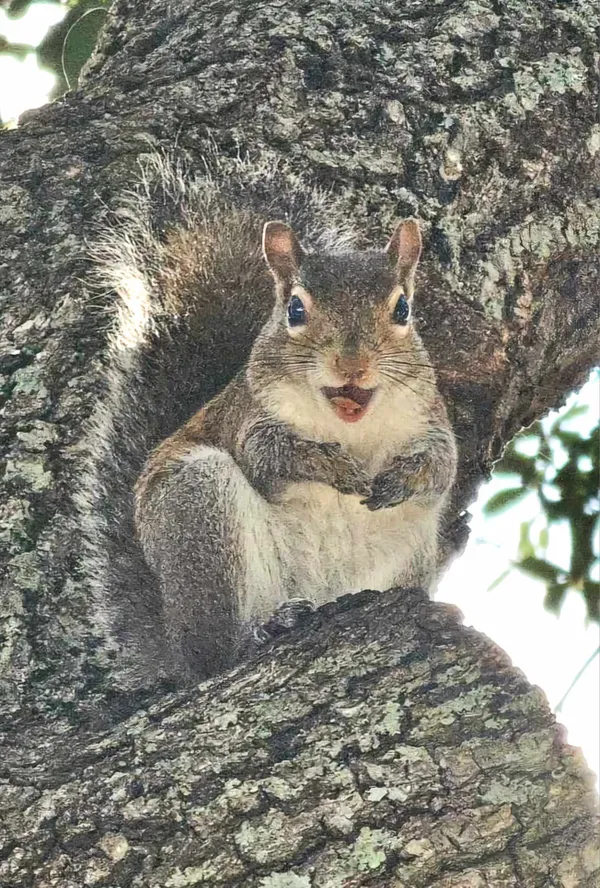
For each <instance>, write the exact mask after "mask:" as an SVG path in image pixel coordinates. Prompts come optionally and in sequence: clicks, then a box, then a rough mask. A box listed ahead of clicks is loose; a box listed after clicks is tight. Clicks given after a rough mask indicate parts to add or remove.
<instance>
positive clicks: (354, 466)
mask: <svg viewBox="0 0 600 888" xmlns="http://www.w3.org/2000/svg"><path fill="white" fill-rule="evenodd" d="M319 446H320V448H321V449H322V451H323V453H324V454H326V456H327V459H328V461H329V463H330V468H331V480H330V482H329V483H330V484H331V486H332V487H334V488H335V490H339V492H340V493H346V494H355V495H357V496H368V495H369V493H370V492H371V479H370V478H369V476H368V474H367V472H366V470H365V469H364V468H363V467H362V466H361V465H360V463H359V462H357V460H355V459H354V457H353V456H350V454H349V453H344V452H343V451H342V449H341V446H340V444H329V443H326V444H320V445H319Z"/></svg>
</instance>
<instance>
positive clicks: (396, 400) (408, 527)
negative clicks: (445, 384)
mask: <svg viewBox="0 0 600 888" xmlns="http://www.w3.org/2000/svg"><path fill="white" fill-rule="evenodd" d="M223 163H224V161H222V160H218V159H217V158H215V157H212V158H209V159H208V160H206V162H205V166H206V169H205V172H204V173H202V174H197V175H195V176H193V175H192V174H191V173H189V172H188V171H187V170H186V169H184V168H183V167H182V166H181V165H180V164H177V163H175V162H173V161H171V160H165V159H161V158H160V157H158V156H151V157H150V158H149V159H147V161H146V168H145V173H144V178H143V180H142V184H141V185H140V187H138V188H137V190H136V191H135V192H133V193H131V194H130V195H129V197H128V203H127V206H126V207H125V208H124V209H123V210H121V214H120V217H119V218H120V221H119V222H118V223H117V224H116V226H113V227H112V228H111V229H110V230H108V231H106V232H105V233H104V235H103V237H102V238H101V240H100V242H99V245H98V246H97V247H96V251H95V252H96V259H97V260H98V262H99V266H98V267H99V270H100V271H99V274H100V277H101V280H102V281H103V283H104V285H105V286H108V288H109V289H112V290H116V291H117V293H118V297H119V302H118V309H117V318H116V321H115V324H114V327H113V331H112V333H111V338H110V342H109V347H108V360H107V371H106V392H105V395H104V398H103V399H102V401H101V404H100V406H99V408H98V410H97V412H96V414H95V416H94V418H93V420H92V427H91V431H90V435H89V448H90V453H91V459H90V468H89V471H88V475H87V478H86V482H85V484H84V487H83V490H82V493H81V495H80V508H81V510H82V513H83V523H84V528H85V538H86V541H87V558H86V567H87V573H88V577H89V578H90V581H91V582H92V584H93V585H94V587H95V601H96V609H97V612H98V613H99V614H100V616H101V618H102V621H103V624H104V626H105V629H106V631H107V632H108V634H109V636H110V637H111V638H112V639H114V640H115V642H116V644H117V645H118V647H119V649H120V651H121V654H120V659H121V660H122V663H123V664H124V665H123V669H124V674H126V675H127V678H126V679H124V681H125V683H129V684H134V685H136V686H139V685H140V684H148V683H153V682H155V681H156V680H158V679H160V678H165V677H166V678H168V679H171V680H174V681H175V682H178V683H179V682H187V681H190V680H194V679H196V680H198V679H201V678H205V677H208V676H210V675H212V674H214V673H216V672H218V671H221V670H223V669H225V668H226V667H227V666H228V665H230V664H232V662H233V661H234V658H235V656H236V653H235V652H236V650H237V649H238V646H239V644H240V639H241V638H242V637H243V636H244V633H245V632H246V631H247V630H248V627H253V626H254V627H256V626H259V625H260V624H261V623H264V622H265V621H267V620H268V619H269V617H270V616H271V615H272V614H273V612H275V611H276V610H277V608H278V607H279V606H281V605H282V604H284V605H285V602H290V601H292V602H293V601H296V600H300V601H303V600H308V601H310V602H313V603H314V604H315V605H318V604H322V603H324V602H326V601H329V600H332V599H335V598H337V597H339V596H340V595H342V594H344V593H348V592H355V591H360V590H361V589H374V590H385V589H388V588H390V587H392V586H398V585H406V586H408V585H411V586H415V585H418V586H421V587H423V588H425V589H428V588H431V587H432V586H433V584H434V582H435V580H436V573H437V549H438V531H439V525H440V519H441V516H442V513H443V509H444V505H445V503H446V501H447V498H448V494H449V491H450V489H451V487H452V484H453V481H454V477H455V472H456V462H457V454H456V444H455V438H454V435H453V432H452V428H451V425H450V423H449V420H448V417H447V413H446V409H445V406H444V403H443V401H442V398H441V395H440V394H439V391H438V389H437V386H436V379H435V373H434V370H433V367H432V365H431V362H430V360H429V357H428V355H427V352H426V350H425V347H424V346H423V343H422V341H421V339H420V337H419V335H418V333H417V330H416V328H415V324H414V319H413V294H414V283H415V271H416V268H417V264H418V261H419V257H420V254H421V249H422V242H421V234H420V230H419V225H418V223H417V222H416V220H414V219H408V220H404V221H402V222H400V223H399V224H398V225H397V226H396V228H395V230H394V232H393V234H392V236H391V239H390V240H389V242H388V243H387V246H386V247H385V249H380V250H365V249H358V248H357V247H356V243H357V241H358V239H359V238H358V235H357V233H356V232H354V231H353V230H352V227H351V226H350V225H348V223H347V221H346V219H345V217H344V212H343V208H341V206H340V201H339V199H337V200H336V198H334V197H333V196H331V195H326V194H324V193H323V192H322V191H321V190H319V189H318V188H315V187H312V186H310V185H309V184H307V183H306V182H305V181H304V179H303V178H302V177H298V176H296V175H294V174H293V173H292V172H291V171H290V170H289V169H287V168H286V167H284V166H282V165H280V164H277V163H276V162H274V161H272V160H271V159H270V158H266V159H263V161H262V163H261V164H258V165H257V164H256V162H254V163H253V162H251V161H243V160H240V159H237V160H234V161H228V167H227V174H226V175H224V174H223V169H220V168H219V167H220V166H222V165H223ZM211 164H212V168H211ZM215 172H216V174H215ZM326 218H333V219H337V220H338V224H337V225H336V226H335V227H334V228H327V227H326V225H325V223H324V220H325V219H326ZM280 220H284V221H280Z"/></svg>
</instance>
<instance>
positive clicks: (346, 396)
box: [321, 385, 375, 422]
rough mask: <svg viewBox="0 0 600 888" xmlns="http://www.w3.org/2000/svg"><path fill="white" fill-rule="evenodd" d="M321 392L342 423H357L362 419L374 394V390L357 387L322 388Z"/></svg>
mask: <svg viewBox="0 0 600 888" xmlns="http://www.w3.org/2000/svg"><path fill="white" fill-rule="evenodd" d="M321 391H322V392H323V394H324V395H325V397H326V398H327V400H328V401H329V402H330V403H331V406H332V407H333V409H334V411H335V412H336V414H337V415H338V416H339V418H340V419H342V420H343V421H344V422H358V420H359V419H362V418H363V416H364V415H365V413H366V412H367V408H368V406H369V404H370V402H371V398H372V397H373V395H374V393H375V389H363V388H359V387H358V386H357V385H342V386H340V388H323V389H321Z"/></svg>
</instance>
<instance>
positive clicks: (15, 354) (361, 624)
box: [0, 0, 600, 888]
mask: <svg viewBox="0 0 600 888" xmlns="http://www.w3.org/2000/svg"><path fill="white" fill-rule="evenodd" d="M599 26H600V10H599V9H598V6H597V4H596V3H595V2H586V0H576V2H566V0H565V2H560V0H559V2H555V3H552V4H548V3H547V2H546V0H489V2H485V0H460V2H459V0H443V2H436V3H430V2H427V0H407V2H405V3H402V4H392V3H383V2H381V3H366V2H364V0H352V2H345V3H341V4H339V3H338V4H334V3H329V2H325V0H316V2H311V3H310V4H309V3H306V4H294V3H292V2H291V0H277V2H272V3H265V2H261V3H253V4H250V3H247V4H242V5H240V4H235V3H233V2H231V0H213V2H210V3H205V4H196V3H194V2H192V0H188V2H181V3H179V4H177V5H176V7H171V6H168V7H166V6H165V5H164V4H163V3H160V2H158V0H150V2H144V3H142V2H139V0H138V2H135V0H118V2H117V3H116V4H115V6H114V8H113V10H112V12H111V14H110V16H109V21H108V26H107V28H106V30H105V32H104V34H103V37H102V39H101V43H100V46H99V49H98V51H97V53H96V55H95V57H94V59H93V60H92V63H91V64H90V66H89V69H88V71H87V75H86V78H85V81H84V83H83V86H82V88H81V89H80V90H79V91H78V92H77V93H75V94H73V95H71V96H69V97H68V98H67V99H65V100H63V101H61V102H59V103H56V104H54V105H52V106H49V107H46V108H44V109H42V110H41V111H37V112H32V113H30V114H29V115H27V119H26V120H25V121H23V124H22V126H21V127H20V128H19V129H18V130H16V131H13V132H9V133H3V134H2V135H1V137H0V139H1V141H0V148H1V151H0V281H1V284H2V289H1V290H0V311H1V316H0V374H1V375H0V399H1V400H0V406H1V407H2V423H1V431H0V590H1V595H0V633H1V634H0V658H1V659H0V663H1V664H2V666H1V674H0V682H1V699H0V707H1V708H0V712H1V713H2V743H3V745H2V750H3V752H2V759H0V885H2V886H4V885H6V886H26V885H35V886H61V888H70V886H80V885H88V884H90V885H92V884H93V885H105V886H121V885H123V886H125V885H132V886H165V888H176V886H184V885H186V886H187V885H196V884H227V885H232V886H233V885H263V886H270V888H276V886H279V888H283V886H289V888H294V886H295V888H301V886H311V885H312V886H315V888H317V886H350V885H352V886H359V885H363V884H375V885H395V886H398V888H401V886H407V888H408V886H411V888H418V886H436V888H442V886H443V888H451V886H452V888H458V886H469V888H480V886H496V885H498V886H507V888H508V886H532V888H533V886H540V888H541V886H565V888H567V886H579V885H581V886H591V885H594V884H597V881H596V879H597V865H598V862H597V858H596V857H595V856H594V850H593V827H594V819H593V813H592V802H591V801H590V788H589V787H590V784H589V775H588V773H587V771H586V768H585V764H584V763H583V762H582V761H581V760H580V758H578V756H577V754H576V753H575V752H574V751H573V750H572V749H570V748H569V747H568V746H567V745H566V744H565V742H564V738H563V736H562V734H561V732H560V731H559V730H558V729H557V728H556V726H555V725H554V722H553V719H552V717H551V715H550V713H549V711H548V708H547V705H546V703H545V702H544V700H543V699H542V698H541V696H540V694H539V693H538V692H537V691H535V690H534V689H531V688H529V687H528V686H527V685H526V683H525V682H524V681H523V679H522V677H520V676H519V674H518V673H517V672H516V671H515V670H514V669H512V667H510V665H509V664H507V663H506V662H505V660H504V659H503V658H502V655H501V654H500V653H499V652H498V651H497V650H496V649H495V648H494V647H493V646H492V645H490V644H489V642H487V641H486V640H484V639H482V638H481V637H480V636H478V635H476V634H475V633H473V632H471V631H469V630H466V629H464V628H463V627H461V626H460V624H459V622H458V620H457V618H456V616H455V615H454V614H453V613H451V612H449V611H448V609H446V608H444V607H441V606H439V605H433V604H431V603H429V602H426V601H425V600H423V598H422V597H421V596H420V595H419V593H417V592H408V591H406V590H404V591H402V592H390V593H387V594H385V595H380V596H372V595H371V596H370V595H364V596H359V597H357V598H356V599H355V600H353V601H350V602H349V601H343V602H341V603H339V604H337V605H332V606H330V607H329V608H327V609H326V612H325V613H324V614H320V615H317V616H316V617H315V618H314V621H313V622H314V625H312V626H308V627H307V628H306V629H305V630H304V631H299V632H297V633H296V634H295V635H294V637H293V638H291V639H289V640H287V641H285V642H284V643H282V644H281V645H279V646H278V648H277V649H276V650H275V652H266V653H264V654H261V656H260V657H259V658H258V659H257V660H256V661H253V662H251V663H249V664H247V665H245V666H244V667H242V668H240V669H238V670H237V671H236V672H234V673H233V674H232V675H228V676H224V677H222V678H220V679H218V680H215V681H213V682H210V683H208V684H205V685H203V686H202V687H201V688H199V689H197V690H195V691H194V692H192V693H188V694H186V695H179V696H170V697H165V698H163V699H161V700H160V701H158V702H156V701H155V702H154V703H152V704H151V705H150V704H148V703H147V701H146V702H145V703H143V705H144V707H145V708H141V709H139V711H138V712H137V713H136V714H134V715H130V718H129V720H125V721H124V720H123V714H124V713H125V712H129V713H131V710H132V707H135V701H134V700H130V699H128V700H123V699H122V698H120V697H119V696H118V695H116V694H115V693H114V692H113V691H112V690H111V683H110V669H109V667H108V666H107V664H106V661H105V659H103V658H102V657H101V656H100V655H98V654H97V652H96V648H97V641H98V639H97V637H96V636H95V634H94V630H93V627H90V625H89V621H88V619H87V615H88V604H87V590H86V588H85V585H84V584H83V583H82V582H81V579H80V575H79V572H78V565H77V553H78V548H77V542H78V533H77V526H76V524H75V522H74V518H73V514H74V512H73V507H72V504H71V495H72V491H73V488H74V485H75V483H76V479H77V476H78V474H79V472H80V470H81V465H82V461H83V460H84V459H85V448H84V447H82V443H81V442H82V435H83V429H84V423H85V420H86V418H87V417H88V416H89V414H90V412H91V411H92V410H93V407H94V404H95V403H96V401H97V399H98V397H99V396H100V395H101V391H102V373H101V369H102V368H101V355H102V349H103V344H104V341H105V335H106V329H107V316H108V311H109V307H110V302H111V298H112V297H111V296H110V295H109V294H107V295H106V296H103V297H101V296H99V295H98V294H97V293H95V292H94V293H92V291H91V290H90V288H89V286H88V285H87V284H86V277H87V275H88V274H89V263H88V261H87V258H86V239H88V238H89V237H90V236H93V234H92V233H93V229H94V226H95V225H96V223H97V222H98V221H99V220H100V219H101V218H103V217H104V215H105V213H106V207H107V206H112V207H115V206H118V200H119V194H120V193H121V192H122V191H123V190H124V189H125V188H127V187H130V186H131V184H132V182H133V181H134V180H135V178H136V175H137V173H136V169H137V167H136V159H137V157H138V155H139V154H141V153H145V152H147V151H148V150H149V148H152V147H159V146H166V147H168V146H172V145H173V143H174V142H175V141H177V143H178V146H179V149H180V150H183V151H185V152H186V153H187V154H188V155H189V156H190V157H191V158H192V159H194V158H195V159H197V160H198V159H199V158H200V157H201V155H202V152H203V150H204V149H205V147H206V140H207V137H208V135H209V134H210V136H211V137H212V138H213V139H214V140H215V142H216V144H217V146H218V148H219V151H220V152H221V154H222V156H223V158H224V159H225V169H226V158H227V157H232V156H234V155H235V154H236V153H237V152H238V151H242V152H245V151H248V150H249V151H253V150H256V149H261V148H268V149H270V150H273V151H276V152H277V153H279V154H281V156H282V157H285V158H287V159H288V160H289V161H290V162H291V163H292V164H293V165H294V166H295V167H297V168H298V169H299V170H300V169H301V170H304V171H307V172H308V173H310V174H311V175H312V177H313V178H314V179H316V180H319V181H321V182H323V184H325V185H327V186H331V187H333V188H335V190H336V191H337V192H338V193H339V194H340V195H341V197H342V198H343V200H344V201H345V204H346V206H347V210H348V213H349V214H352V216H353V217H354V218H355V219H356V220H357V222H358V224H359V225H362V227H363V230H364V233H365V243H368V244H374V243H377V244H380V243H382V242H383V241H384V238H385V236H386V234H387V233H388V232H389V231H390V228H391V225H392V220H393V219H394V218H396V217H398V216H401V215H404V214H412V213H416V214H418V215H419V216H420V217H421V219H422V220H423V221H424V223H425V230H426V234H427V249H426V256H425V261H424V267H423V271H422V273H421V275H420V281H419V293H420V294H421V296H420V301H419V313H420V319H421V329H422V331H423V335H424V338H425V339H426V341H427V345H428V347H429V348H430V351H431V354H432V356H433V359H434V363H435V364H436V366H437V367H438V369H439V376H440V382H441V385H442V388H443V390H444V393H445V395H446V397H447V399H448V403H449V406H450V409H451V413H452V417H453V420H454V424H455V428H456V432H457V435H458V438H459V443H460V451H461V469H460V476H459V481H458V484H457V488H456V493H455V497H454V503H453V510H452V517H453V518H455V519H456V522H457V524H456V528H455V529H456V533H457V535H460V528H461V526H462V524H461V518H460V516H461V514H462V512H463V511H464V509H465V508H466V507H467V506H468V504H469V502H470V501H471V500H472V497H473V493H474V491H475V489H476V487H477V485H478V484H479V483H480V481H481V480H482V479H483V478H484V477H485V476H486V475H487V473H488V472H489V470H490V467H491V464H492V462H493V460H494V459H495V458H496V457H497V456H498V455H499V453H500V451H501V449H502V446H503V445H504V444H505V443H506V442H507V441H508V440H509V439H510V437H511V436H512V435H513V434H514V433H515V432H516V431H517V430H518V429H519V428H520V427H521V426H522V425H523V424H526V423H528V422H530V421H532V420H533V419H534V418H535V417H537V416H539V415H541V414H542V413H543V412H544V411H546V410H548V409H549V408H551V407H554V406H556V405H557V404H558V403H560V401H561V400H562V399H563V398H564V396H565V395H566V393H568V392H569V391H570V390H571V389H573V388H574V387H575V386H577V385H579V384H580V383H581V382H582V381H583V379H584V378H585V375H586V373H587V371H588V370H589V368H590V367H591V366H592V365H593V363H594V362H595V361H596V360H597V349H598V334H599V329H598V327H599V322H598V312H597V290H598V279H599V274H598V271H599V260H598V244H599V240H600V198H599V184H600V175H599V163H600V120H599V118H598V92H599V91H598V85H599V70H598V68H599V57H598V51H597V29H598V27H599ZM534 630H535V627H532V631H534ZM138 705H140V706H141V705H142V702H140V701H138ZM278 874H279V875H278Z"/></svg>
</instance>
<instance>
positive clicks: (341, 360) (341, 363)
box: [333, 355, 369, 384]
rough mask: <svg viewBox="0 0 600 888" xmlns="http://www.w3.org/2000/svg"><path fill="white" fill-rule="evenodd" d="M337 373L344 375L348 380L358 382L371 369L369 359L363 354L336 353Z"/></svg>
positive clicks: (334, 361)
mask: <svg viewBox="0 0 600 888" xmlns="http://www.w3.org/2000/svg"><path fill="white" fill-rule="evenodd" d="M333 365H334V367H335V371H336V373H339V375H340V376H343V377H344V378H345V379H347V380H348V382H353V383H355V384H358V383H359V382H360V381H361V380H362V379H364V378H365V376H366V375H367V373H368V371H369V366H368V361H367V359H366V358H365V357H363V356H362V355H358V356H349V355H336V356H335V358H334V359H333Z"/></svg>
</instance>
